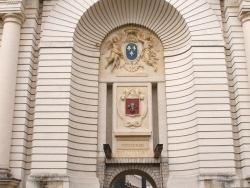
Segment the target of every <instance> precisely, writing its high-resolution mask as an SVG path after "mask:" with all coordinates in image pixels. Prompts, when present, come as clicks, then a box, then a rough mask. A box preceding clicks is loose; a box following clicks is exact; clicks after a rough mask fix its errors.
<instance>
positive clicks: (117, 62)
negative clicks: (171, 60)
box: [101, 27, 160, 76]
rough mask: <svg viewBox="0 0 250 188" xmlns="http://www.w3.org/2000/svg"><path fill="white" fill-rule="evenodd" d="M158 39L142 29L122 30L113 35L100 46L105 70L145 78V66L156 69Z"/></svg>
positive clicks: (158, 49)
mask: <svg viewBox="0 0 250 188" xmlns="http://www.w3.org/2000/svg"><path fill="white" fill-rule="evenodd" d="M158 40H159V39H157V37H156V36H154V35H153V34H152V33H150V32H149V31H147V30H146V29H142V28H133V27H129V28H124V29H120V30H118V31H117V32H115V33H113V34H112V35H111V36H110V37H109V38H108V39H107V40H106V41H105V42H104V43H103V46H102V51H101V54H102V56H105V58H104V61H105V62H101V63H104V64H105V69H107V70H109V69H110V72H114V71H115V70H117V71H118V74H117V75H118V76H119V73H124V72H127V73H135V74H136V73H139V72H140V73H142V72H144V73H145V74H144V76H147V73H146V71H145V66H149V67H151V68H152V70H153V71H154V72H156V71H157V69H158V61H159V52H160V45H159V41H158Z"/></svg>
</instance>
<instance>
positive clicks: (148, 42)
mask: <svg viewBox="0 0 250 188" xmlns="http://www.w3.org/2000/svg"><path fill="white" fill-rule="evenodd" d="M138 39H139V41H140V42H142V44H143V50H142V52H141V55H140V58H142V59H143V61H144V62H145V63H146V64H148V65H150V66H153V67H154V71H156V70H157V60H159V58H157V54H156V51H157V50H155V49H154V41H153V39H152V37H151V36H147V37H146V38H145V39H142V38H140V36H139V35H138Z"/></svg>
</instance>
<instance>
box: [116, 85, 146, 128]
mask: <svg viewBox="0 0 250 188" xmlns="http://www.w3.org/2000/svg"><path fill="white" fill-rule="evenodd" d="M117 110H118V115H119V116H120V118H121V119H122V121H123V125H124V126H125V127H128V128H137V127H141V125H142V121H143V119H144V118H145V117H146V115H147V112H148V99H147V96H146V95H145V93H144V92H143V91H142V90H141V89H140V88H139V87H135V88H126V89H123V93H122V94H121V95H119V96H118V101H117Z"/></svg>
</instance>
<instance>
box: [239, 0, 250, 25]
mask: <svg viewBox="0 0 250 188" xmlns="http://www.w3.org/2000/svg"><path fill="white" fill-rule="evenodd" d="M238 17H239V19H240V21H241V22H242V23H243V22H245V21H248V20H250V0H241V1H240V2H239V15H238Z"/></svg>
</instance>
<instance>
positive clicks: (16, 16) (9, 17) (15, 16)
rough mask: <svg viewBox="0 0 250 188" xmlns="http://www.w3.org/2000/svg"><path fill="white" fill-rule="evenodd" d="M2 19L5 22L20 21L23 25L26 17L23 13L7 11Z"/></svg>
mask: <svg viewBox="0 0 250 188" xmlns="http://www.w3.org/2000/svg"><path fill="white" fill-rule="evenodd" d="M2 19H3V21H4V23H7V22H14V23H18V24H19V25H22V24H23V22H24V19H25V18H24V16H23V15H22V14H16V13H14V14H13V13H7V14H4V15H3V17H2Z"/></svg>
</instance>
